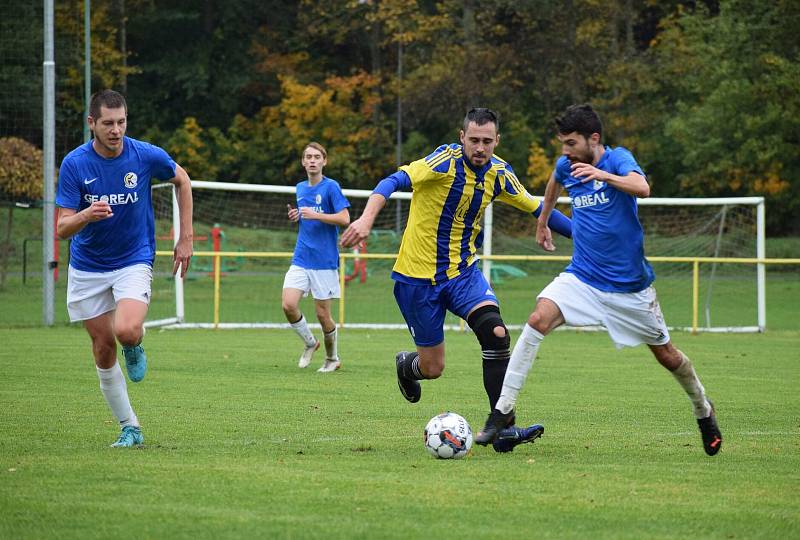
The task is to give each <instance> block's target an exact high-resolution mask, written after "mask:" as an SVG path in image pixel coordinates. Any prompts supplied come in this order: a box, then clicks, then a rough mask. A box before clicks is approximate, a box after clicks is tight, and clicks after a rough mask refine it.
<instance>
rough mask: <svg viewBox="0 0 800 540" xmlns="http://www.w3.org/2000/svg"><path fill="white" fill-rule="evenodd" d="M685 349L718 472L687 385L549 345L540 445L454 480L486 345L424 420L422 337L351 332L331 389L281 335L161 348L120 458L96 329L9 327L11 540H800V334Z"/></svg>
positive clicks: (136, 398)
mask: <svg viewBox="0 0 800 540" xmlns="http://www.w3.org/2000/svg"><path fill="white" fill-rule="evenodd" d="M512 337H516V336H512ZM673 338H674V341H675V342H676V343H677V344H678V345H679V346H680V347H681V348H682V349H683V350H685V351H686V352H687V353H688V354H689V355H690V357H691V358H692V359H693V361H694V363H695V366H696V368H697V370H698V372H699V374H700V376H701V378H702V380H703V382H704V383H705V386H706V388H707V390H708V392H709V395H710V396H711V397H712V398H713V399H714V400H715V403H716V406H717V410H718V417H719V422H720V426H721V428H722V431H723V433H724V437H725V442H724V446H723V450H722V452H721V453H720V454H719V455H717V456H716V457H714V458H710V457H708V456H706V455H705V454H704V453H703V450H702V446H701V443H700V437H699V433H698V431H697V427H696V423H695V421H694V419H693V417H692V415H691V411H690V405H689V402H688V400H687V399H686V397H685V396H684V395H683V393H682V391H681V390H680V388H679V387H678V385H677V384H676V383H675V382H674V380H673V379H672V377H671V376H670V375H669V374H667V373H666V372H665V371H664V370H663V369H662V368H660V367H658V366H657V364H656V363H655V361H653V360H652V359H651V358H650V357H649V353H648V352H647V350H646V349H644V348H641V347H640V348H637V349H627V350H624V351H621V352H617V351H615V349H614V348H613V346H612V345H611V343H610V341H609V340H608V337H607V336H606V335H605V334H602V333H577V332H572V331H565V332H557V333H555V334H553V335H552V336H550V337H548V338H547V340H546V341H545V342H544V344H543V345H542V349H541V354H540V357H539V359H538V360H537V363H536V365H535V367H534V369H533V371H532V373H531V376H530V378H529V380H528V385H527V386H526V388H525V390H524V392H523V394H522V396H521V398H520V401H519V403H518V416H519V420H520V421H529V422H531V423H533V422H539V423H543V424H544V425H545V427H546V432H545V434H544V437H543V438H542V439H540V440H538V441H537V442H536V443H535V444H533V445H525V446H521V447H518V448H517V449H516V451H515V452H513V453H511V454H496V453H494V452H493V451H492V450H491V449H486V448H482V447H475V448H473V451H472V453H471V455H470V456H468V457H467V458H466V459H464V460H461V461H444V460H435V459H433V458H431V457H430V456H429V455H428V454H427V453H426V452H425V450H424V448H423V445H422V429H423V427H424V425H425V423H426V422H427V420H428V419H429V418H430V417H431V416H433V415H434V414H436V413H439V412H441V411H444V410H454V411H456V412H458V413H460V414H462V415H463V416H465V417H466V418H467V420H469V422H470V423H471V424H472V426H473V429H477V428H479V427H480V425H481V424H482V421H483V420H484V418H485V413H486V403H485V397H484V393H483V388H482V383H481V375H480V371H481V370H480V361H479V350H478V346H477V344H476V343H475V340H474V336H472V335H470V334H462V333H449V334H448V335H447V347H448V365H447V370H446V372H445V374H444V376H443V378H442V379H440V380H438V381H428V382H426V383H424V384H423V397H422V401H421V402H420V403H418V404H415V405H411V404H408V403H406V402H405V400H403V398H402V397H401V396H400V394H399V392H398V391H397V387H396V383H395V377H394V369H393V365H394V362H393V355H394V352H395V351H396V350H398V349H401V348H405V347H408V346H409V345H410V340H409V338H408V336H407V334H406V332H400V331H397V332H393V331H381V332H367V331H364V330H348V329H346V328H345V329H344V330H342V332H341V344H340V354H341V356H342V359H343V362H344V366H343V369H342V370H340V371H339V372H336V373H333V374H328V375H322V374H318V373H316V372H315V371H313V370H312V369H316V367H317V366H318V365H319V363H320V362H321V361H322V355H321V354H319V353H318V355H317V357H316V358H315V361H314V364H312V368H310V369H308V370H299V369H297V367H296V359H297V358H296V357H297V355H298V354H299V351H300V349H299V341H298V340H297V338H296V336H294V335H293V334H291V333H290V332H287V331H282V330H269V331H266V330H262V331H258V330H227V331H210V330H181V331H178V330H162V331H158V330H151V331H150V332H148V334H147V337H146V341H145V344H146V347H147V351H148V353H149V356H150V359H151V360H150V371H149V373H148V375H147V378H146V379H145V380H144V381H143V382H142V383H139V384H129V390H130V394H131V399H132V401H133V405H134V407H135V408H136V411H137V413H138V415H139V417H140V419H141V420H142V422H143V429H144V433H145V437H146V440H145V442H146V444H145V446H144V447H142V448H140V449H131V450H118V449H111V448H108V444H110V443H111V442H112V441H113V440H114V439H115V437H116V435H117V432H118V428H117V426H116V425H115V422H114V420H113V418H112V416H111V414H110V412H109V411H108V410H107V408H106V405H105V403H104V402H103V400H102V397H101V394H100V392H99V388H98V381H97V377H96V375H95V372H94V368H93V363H92V360H91V357H90V351H89V340H88V337H87V336H86V334H85V332H84V331H83V330H82V329H80V328H78V327H67V326H59V327H56V328H52V329H37V328H16V329H0V339H1V340H2V341H3V343H4V346H3V347H2V348H0V370H2V377H0V404H2V406H0V538H54V537H58V538H108V537H134V536H136V537H145V538H233V537H236V538H250V537H261V538H439V537H443V536H449V535H450V534H453V535H457V536H459V537H467V538H533V537H543V538H576V537H577V538H615V539H616V538H797V537H798V536H800V515H799V514H798V512H799V511H798V508H800V490H798V485H800V423H798V418H800V364H799V363H798V355H797V346H798V344H799V343H800V333H798V332H797V331H774V332H768V333H767V334H761V335H717V334H711V335H708V334H707V335H699V336H691V335H688V334H683V333H676V334H675V335H674V336H673Z"/></svg>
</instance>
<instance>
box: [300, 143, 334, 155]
mask: <svg viewBox="0 0 800 540" xmlns="http://www.w3.org/2000/svg"><path fill="white" fill-rule="evenodd" d="M306 148H313V149H314V150H319V151H320V152H322V157H323V158H325V159H328V152H326V151H325V147H324V146H322V145H321V144H319V143H318V142H315V141H311V142H310V143H308V144H307V145H305V146H304V147H303V154H305V153H306Z"/></svg>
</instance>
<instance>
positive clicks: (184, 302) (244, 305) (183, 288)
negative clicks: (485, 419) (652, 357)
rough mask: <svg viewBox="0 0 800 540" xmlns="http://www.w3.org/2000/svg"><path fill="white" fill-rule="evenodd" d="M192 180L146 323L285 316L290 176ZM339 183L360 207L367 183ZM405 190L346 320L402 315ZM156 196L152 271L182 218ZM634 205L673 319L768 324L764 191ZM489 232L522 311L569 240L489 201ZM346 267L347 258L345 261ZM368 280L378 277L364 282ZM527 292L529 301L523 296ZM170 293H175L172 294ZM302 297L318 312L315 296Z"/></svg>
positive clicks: (491, 248) (378, 320)
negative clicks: (399, 289) (546, 243)
mask: <svg viewBox="0 0 800 540" xmlns="http://www.w3.org/2000/svg"><path fill="white" fill-rule="evenodd" d="M192 189H193V194H194V199H195V212H194V218H195V227H194V229H195V238H196V240H199V241H198V242H197V243H196V245H195V253H196V254H197V256H196V257H195V258H194V259H193V263H192V267H191V268H190V274H189V276H187V277H189V279H187V280H185V281H184V280H181V279H179V278H174V279H173V280H172V285H171V286H166V285H165V284H164V283H165V282H164V281H158V285H159V286H158V287H154V295H153V296H154V300H155V299H156V298H158V304H157V306H158V307H156V306H155V302H154V306H151V316H152V317H153V320H150V321H148V323H147V325H148V326H165V325H170V326H172V327H209V326H210V327H284V326H286V321H285V320H284V319H283V317H282V312H281V311H280V288H281V283H282V277H283V273H284V272H285V271H286V269H287V268H288V267H289V262H290V260H291V253H292V251H293V248H294V239H295V234H296V229H295V228H294V224H291V223H290V222H288V220H287V218H286V204H287V203H291V202H293V200H294V193H295V188H294V186H276V185H261V184H234V183H225V182H205V181H192ZM343 191H344V194H345V196H347V197H348V199H349V200H350V203H351V205H352V206H351V218H352V219H355V218H357V217H358V216H359V215H360V214H361V211H362V210H363V207H364V205H365V204H366V200H367V198H368V197H369V195H370V194H371V191H369V190H355V189H344V190H343ZM410 199H411V193H408V192H398V193H395V194H393V195H392V197H391V200H390V201H387V205H386V207H385V208H384V210H383V211H382V212H381V214H380V215H379V217H378V219H377V220H376V223H375V226H374V228H373V232H372V234H371V236H370V239H369V240H368V243H367V248H368V249H369V254H368V255H366V256H365V257H362V258H361V259H362V264H364V265H365V266H368V267H369V272H368V273H366V272H363V271H362V274H361V279H362V280H363V279H365V276H366V275H369V279H367V281H366V282H363V281H362V285H358V283H357V282H358V279H354V280H353V284H350V283H348V285H347V287H346V292H345V291H344V290H343V299H342V301H341V303H340V305H339V307H340V312H341V314H342V315H344V310H345V306H346V312H347V315H346V317H340V322H344V321H346V325H347V327H369V328H398V327H399V328H403V327H404V325H403V321H402V318H401V317H399V314H398V313H396V307H394V299H393V297H392V294H391V290H390V288H391V281H390V280H389V279H388V275H389V273H390V269H391V264H392V263H393V260H392V257H390V255H394V254H396V249H397V247H398V246H399V239H400V237H401V236H402V231H403V230H404V228H405V222H406V219H407V216H408V207H409V201H410ZM153 202H154V208H155V214H156V224H157V226H156V228H157V236H158V238H159V244H158V249H159V252H158V253H159V257H157V258H156V259H157V260H156V265H155V270H156V276H159V275H161V276H163V275H164V274H165V272H166V268H167V267H169V268H171V265H167V264H166V262H167V257H166V256H165V255H168V254H169V253H170V250H171V247H170V246H171V245H172V243H173V242H174V238H175V237H176V236H175V232H176V231H178V230H179V226H180V225H179V219H178V209H177V200H176V199H175V195H174V190H173V189H172V185H171V184H158V185H156V186H154V188H153ZM569 203H570V199H569V198H567V197H561V198H560V199H559V205H560V208H561V209H562V211H564V212H565V213H569ZM639 214H640V219H641V221H642V224H643V226H644V229H645V252H646V255H647V257H648V259H649V260H650V261H651V263H652V264H653V266H654V268H655V270H656V287H657V288H658V290H659V300H660V301H661V303H662V308H664V311H665V316H666V319H667V322H668V324H670V325H671V328H678V329H691V330H697V331H711V332H759V331H763V330H764V329H765V328H766V300H765V282H766V270H765V263H764V260H765V225H764V199H763V197H731V198H657V197H652V198H647V199H640V200H639ZM212 236H213V238H212ZM483 237H484V241H483V246H482V262H481V264H482V268H483V272H484V274H485V275H486V276H487V279H489V280H490V281H491V282H492V284H493V286H494V287H495V289H496V292H497V293H498V298H501V302H502V303H503V311H504V318H505V319H508V320H509V321H520V322H521V321H523V320H524V318H522V317H525V316H526V315H523V314H527V313H529V312H530V310H531V309H532V307H533V303H534V302H535V295H536V293H538V291H539V290H541V287H542V286H543V285H544V284H546V283H547V282H549V281H550V280H551V279H552V278H553V277H554V276H555V275H557V273H558V272H559V271H561V269H563V267H564V266H565V265H566V261H568V260H569V254H570V253H571V242H570V241H569V240H567V239H563V238H558V237H556V238H555V242H556V245H557V248H558V252H557V255H550V254H545V253H544V252H543V251H542V250H541V249H540V248H539V247H538V246H537V245H536V242H535V221H534V220H533V219H531V217H530V216H528V215H526V214H524V213H522V212H519V211H518V210H516V209H514V208H512V207H510V206H507V205H503V204H498V205H494V204H492V205H490V206H489V207H488V208H487V210H486V212H485V215H484V218H483ZM214 253H220V254H223V256H221V257H220V258H219V260H221V261H222V262H221V268H220V269H217V270H218V273H219V274H221V275H222V276H223V277H222V279H220V278H219V276H217V279H216V283H214V276H213V273H214V268H213V261H214V259H215V257H211V255H213V254H214ZM375 254H384V255H383V256H379V255H375ZM343 255H344V257H345V262H346V263H347V267H348V268H351V267H352V270H353V273H352V275H348V276H347V278H348V280H349V279H350V278H351V277H355V278H357V277H358V276H356V267H355V266H353V260H354V255H353V254H351V253H349V252H348V253H343ZM368 257H379V258H376V259H373V258H368ZM363 261H366V263H363ZM169 262H171V261H169ZM342 272H343V274H344V273H349V272H350V270H347V269H345V268H342ZM371 286H374V287H375V288H374V289H369V287H371ZM387 289H389V290H388V291H387ZM187 291H188V292H187ZM190 293H191V294H190ZM237 295H238V296H237ZM504 295H505V298H504V297H503V296H504ZM521 295H524V301H523V302H519V301H518V300H519V299H520V296H521ZM377 296H380V298H378V297H377ZM170 297H171V298H173V300H167V298H170ZM206 304H207V305H206ZM275 304H277V308H276V306H275ZM517 304H519V306H518V307H517ZM212 305H213V306H215V307H214V308H213V310H212V308H211V307H210V306H212ZM187 306H191V307H190V308H189V307H187ZM220 306H222V307H221V308H220ZM153 307H156V309H153ZM379 307H380V310H382V311H379V310H378V308H379ZM307 309H310V310H311V311H310V313H309V314H310V315H311V317H309V318H312V319H313V308H307ZM189 312H190V313H189ZM692 312H693V313H694V316H693V317H692V315H691V313H692ZM373 319H374V320H373ZM447 323H448V325H447V326H448V327H451V328H452V327H463V323H461V321H457V320H453V319H448V321H447ZM459 323H461V324H459ZM509 326H510V327H514V325H513V324H510V325H509Z"/></svg>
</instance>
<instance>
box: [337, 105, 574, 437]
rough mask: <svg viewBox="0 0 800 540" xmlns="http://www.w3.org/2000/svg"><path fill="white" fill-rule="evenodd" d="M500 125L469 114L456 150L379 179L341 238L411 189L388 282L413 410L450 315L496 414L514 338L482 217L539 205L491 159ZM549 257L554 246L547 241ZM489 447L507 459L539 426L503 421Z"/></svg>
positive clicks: (365, 230)
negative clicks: (469, 344)
mask: <svg viewBox="0 0 800 540" xmlns="http://www.w3.org/2000/svg"><path fill="white" fill-rule="evenodd" d="M499 128H500V122H499V118H498V116H497V113H495V112H494V111H492V110H490V109H485V108H476V109H472V110H470V111H469V112H468V113H467V115H466V117H465V118H464V122H463V125H462V129H461V132H460V134H459V138H460V140H461V144H445V145H442V146H440V147H439V148H437V149H436V150H435V151H434V152H432V153H431V154H429V155H428V156H427V157H425V158H423V159H419V160H417V161H414V162H412V163H410V164H409V165H404V166H402V167H400V170H399V171H397V172H396V173H394V174H392V175H391V176H389V177H387V178H384V179H383V180H381V181H380V182H379V183H378V185H377V187H376V188H375V190H374V191H373V192H372V195H370V197H369V200H368V202H367V206H366V208H365V209H364V212H363V213H362V215H361V217H360V218H359V219H357V220H356V221H354V222H353V223H352V224H351V225H350V227H348V229H347V230H346V231H345V232H344V233H343V234H342V239H341V243H342V245H343V246H354V245H356V244H358V243H359V242H360V241H362V240H364V239H365V238H366V237H367V236H368V235H369V233H370V230H371V229H372V225H373V223H374V222H375V217H376V216H377V215H378V212H380V210H381V209H382V208H383V206H384V205H385V204H386V199H388V198H389V197H390V196H391V194H392V193H394V192H395V191H397V190H398V189H404V188H409V187H410V188H411V190H412V192H413V193H412V197H411V208H410V210H409V215H408V223H407V224H406V228H405V231H404V232H403V240H402V242H401V244H400V252H399V253H398V255H397V261H396V262H395V265H394V268H393V271H392V279H394V281H395V285H394V295H395V299H396V300H397V305H398V307H399V308H400V312H401V313H402V314H403V318H404V319H405V321H406V325H407V326H408V330H409V333H410V334H411V337H412V338H413V340H414V344H415V345H416V349H417V350H416V351H414V352H405V351H403V352H400V353H398V354H397V356H396V357H395V358H396V362H395V365H396V373H397V384H398V386H399V388H400V392H401V393H402V395H403V397H405V398H406V400H408V401H410V402H411V403H416V402H417V401H419V399H420V397H421V394H422V389H421V385H420V383H419V381H420V380H423V379H436V378H439V377H440V376H441V374H442V372H443V371H444V367H445V346H444V330H443V325H444V318H445V311H450V312H451V313H454V314H455V315H457V316H458V317H461V318H462V319H464V320H465V321H467V324H469V326H470V328H471V329H472V331H473V332H474V333H475V336H476V337H477V338H478V342H479V343H480V346H481V350H482V357H483V366H482V367H483V385H484V389H485V390H486V395H487V397H488V398H489V410H493V408H494V406H495V403H496V402H497V399H498V397H499V396H500V389H501V387H502V382H503V376H504V374H505V372H506V367H507V366H508V359H509V354H510V353H509V346H510V344H511V339H510V337H509V335H508V330H507V329H506V326H505V324H504V323H503V319H502V317H501V315H500V306H499V302H498V300H497V297H496V296H495V294H494V291H493V290H492V287H491V286H490V285H489V283H488V282H487V281H486V278H485V277H484V276H483V273H481V271H480V269H479V268H478V264H477V261H478V257H477V251H478V248H479V247H480V246H481V243H482V238H483V234H482V231H481V219H482V217H483V213H484V210H485V209H486V207H487V206H489V204H491V203H492V202H493V201H495V200H497V201H500V202H503V203H505V204H509V205H511V206H513V207H515V208H517V209H519V210H521V211H523V212H528V213H530V214H532V217H533V216H538V215H539V212H540V210H541V202H540V201H539V200H538V199H536V198H534V197H533V196H532V195H530V194H529V193H528V192H527V191H526V190H525V187H524V186H523V185H522V183H521V182H520V181H519V179H518V178H517V177H516V175H515V174H514V170H513V169H512V168H511V165H509V164H508V163H506V162H505V161H504V160H502V159H500V158H499V157H498V156H496V155H495V154H494V149H495V147H496V146H497V144H498V142H499V141H500V135H499ZM550 220H551V221H550V223H551V225H552V226H553V228H554V229H556V230H557V231H559V232H561V234H564V235H565V236H569V234H570V222H569V219H567V218H566V217H565V216H563V215H562V214H559V213H553V214H551V215H550ZM546 249H548V250H549V251H552V250H553V249H555V248H554V247H553V246H552V244H551V245H549V246H547V248H546ZM503 428H505V429H503V430H502V432H501V433H500V436H499V437H498V438H497V439H498V440H496V441H494V442H493V447H494V449H495V450H496V451H498V452H509V451H511V450H513V449H514V447H515V446H516V445H518V444H520V443H525V442H531V441H533V440H535V439H536V438H537V437H539V436H540V435H541V434H542V432H543V428H542V426H540V425H533V426H530V427H527V428H519V427H517V426H515V425H514V418H513V417H512V418H508V419H507V420H506V423H505V425H504V426H503Z"/></svg>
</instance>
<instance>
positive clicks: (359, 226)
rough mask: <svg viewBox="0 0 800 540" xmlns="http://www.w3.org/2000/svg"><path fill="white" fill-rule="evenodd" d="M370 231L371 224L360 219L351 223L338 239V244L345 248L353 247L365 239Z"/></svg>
mask: <svg viewBox="0 0 800 540" xmlns="http://www.w3.org/2000/svg"><path fill="white" fill-rule="evenodd" d="M371 229H372V224H371V223H369V222H367V221H366V220H365V219H364V218H363V217H360V218H358V219H357V220H355V221H354V222H352V223H351V224H350V225H349V226H348V227H347V229H346V230H345V231H344V232H343V233H342V237H341V238H339V244H340V245H341V246H342V247H346V248H349V247H355V246H356V245H358V243H359V242H361V241H362V240H366V239H367V237H368V236H369V231H370V230H371Z"/></svg>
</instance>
